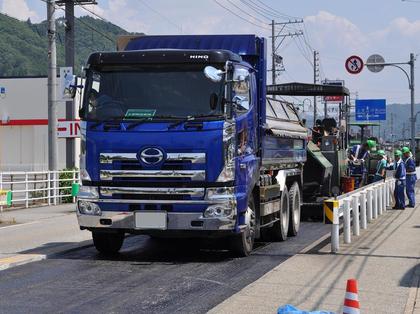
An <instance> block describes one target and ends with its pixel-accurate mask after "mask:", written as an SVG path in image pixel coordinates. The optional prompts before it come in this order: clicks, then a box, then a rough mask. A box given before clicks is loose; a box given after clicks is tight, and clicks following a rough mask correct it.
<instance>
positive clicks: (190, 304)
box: [0, 222, 329, 313]
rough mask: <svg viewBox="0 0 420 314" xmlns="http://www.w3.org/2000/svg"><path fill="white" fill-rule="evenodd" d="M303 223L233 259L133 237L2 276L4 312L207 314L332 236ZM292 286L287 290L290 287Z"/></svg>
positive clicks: (198, 245) (190, 245)
mask: <svg viewBox="0 0 420 314" xmlns="http://www.w3.org/2000/svg"><path fill="white" fill-rule="evenodd" d="M328 231H329V226H328V225H322V224H321V223H309V222H307V223H302V226H301V230H300V232H299V235H298V236H297V237H295V238H290V239H289V240H288V241H286V242H282V243H257V249H256V250H255V251H254V252H253V254H252V255H251V256H250V257H247V258H233V257H232V256H231V255H230V253H229V252H227V251H225V250H222V249H221V248H223V244H219V245H218V246H210V245H209V244H208V243H205V242H203V241H200V242H192V241H186V240H182V241H181V240H177V241H167V240H155V239H151V238H149V237H147V236H132V237H129V238H127V239H126V241H125V243H124V247H123V250H122V252H121V254H120V255H119V256H118V257H116V258H114V259H109V258H104V257H103V256H101V255H99V254H98V253H97V252H96V250H95V248H94V247H93V246H87V247H84V248H79V249H75V250H72V251H67V252H64V253H60V254H56V255H55V256H54V257H53V258H50V259H47V260H44V261H40V262H34V263H30V264H26V265H23V266H19V267H15V268H12V269H8V270H5V271H1V272H0V313H40V312H42V313H58V312H60V313H62V312H66V313H203V312H206V311H207V310H210V309H211V308H213V307H214V306H216V305H217V304H219V303H220V302H222V301H223V300H225V299H226V298H228V297H230V296H231V295H232V294H234V293H236V292H237V291H239V290H241V289H242V288H244V287H245V286H246V285H248V284H249V283H251V282H253V281H255V280H256V279H258V278H259V277H261V276H262V275H263V274H265V273H266V272H268V271H269V270H271V269H273V268H274V267H275V266H277V265H278V264H280V263H282V262H283V261H285V260H286V259H288V258H289V257H291V256H293V255H295V254H296V253H297V252H299V251H300V250H302V249H303V248H304V247H306V246H308V245H309V244H311V243H312V242H313V241H315V240H317V239H319V238H320V237H321V236H323V235H325V234H327V233H328ZM284 288H285V289H287V287H284Z"/></svg>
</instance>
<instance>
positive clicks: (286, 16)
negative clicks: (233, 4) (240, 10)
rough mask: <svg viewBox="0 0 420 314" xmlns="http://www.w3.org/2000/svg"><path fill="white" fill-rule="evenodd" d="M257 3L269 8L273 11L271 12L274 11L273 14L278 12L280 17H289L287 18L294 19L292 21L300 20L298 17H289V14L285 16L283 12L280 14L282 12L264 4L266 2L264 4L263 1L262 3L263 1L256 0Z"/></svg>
mask: <svg viewBox="0 0 420 314" xmlns="http://www.w3.org/2000/svg"><path fill="white" fill-rule="evenodd" d="M250 1H251V2H253V1H252V0H250ZM256 1H258V2H259V3H261V4H262V5H263V6H264V7H266V8H268V9H269V10H271V11H273V12H276V13H278V14H280V15H282V16H284V17H287V18H292V19H298V17H295V16H291V15H288V14H284V13H282V12H280V11H278V10H276V9H274V8H273V7H270V6H269V5H267V4H266V3H264V2H263V1H261V0H256ZM253 3H255V2H253ZM260 8H261V7H260Z"/></svg>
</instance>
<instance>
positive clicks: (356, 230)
mask: <svg viewBox="0 0 420 314" xmlns="http://www.w3.org/2000/svg"><path fill="white" fill-rule="evenodd" d="M351 207H352V209H351V210H352V216H353V222H352V223H353V234H354V235H355V236H358V235H360V223H359V196H358V195H355V196H353V197H352V205H351Z"/></svg>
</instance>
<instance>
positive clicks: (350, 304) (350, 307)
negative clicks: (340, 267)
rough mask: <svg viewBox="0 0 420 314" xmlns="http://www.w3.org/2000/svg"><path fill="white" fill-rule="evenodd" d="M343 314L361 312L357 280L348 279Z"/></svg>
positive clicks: (358, 313)
mask: <svg viewBox="0 0 420 314" xmlns="http://www.w3.org/2000/svg"><path fill="white" fill-rule="evenodd" d="M343 314H360V304H359V297H358V295H357V280H356V279H349V280H347V289H346V297H345V298H344V307H343Z"/></svg>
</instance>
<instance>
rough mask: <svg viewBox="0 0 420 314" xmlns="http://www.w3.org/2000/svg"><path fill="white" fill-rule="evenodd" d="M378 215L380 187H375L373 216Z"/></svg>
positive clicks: (374, 217)
mask: <svg viewBox="0 0 420 314" xmlns="http://www.w3.org/2000/svg"><path fill="white" fill-rule="evenodd" d="M377 217H378V187H376V186H375V187H374V188H373V215H372V218H373V219H376V218H377Z"/></svg>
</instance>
